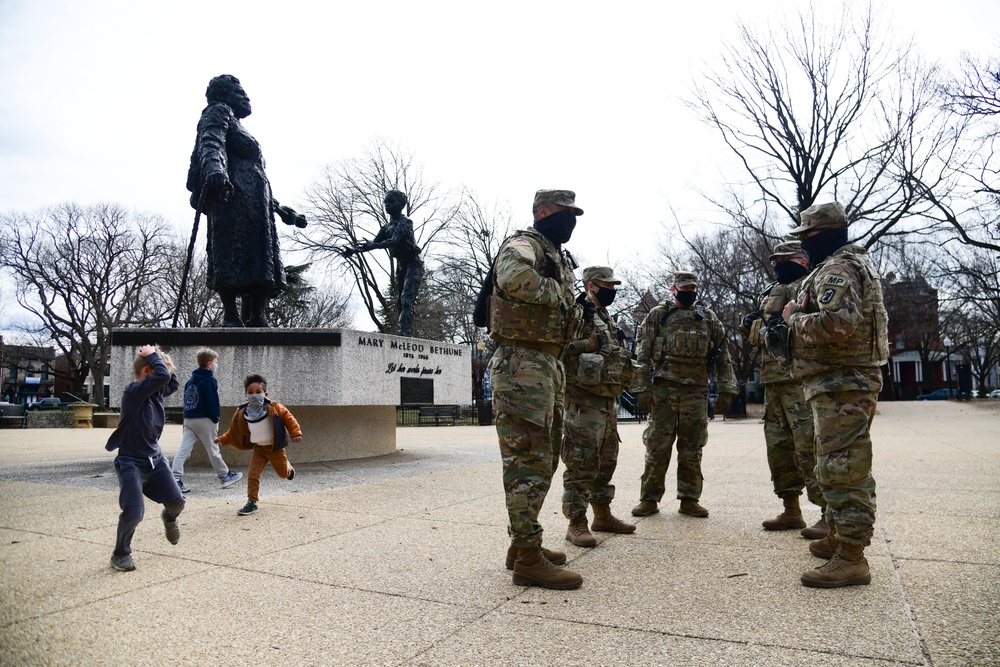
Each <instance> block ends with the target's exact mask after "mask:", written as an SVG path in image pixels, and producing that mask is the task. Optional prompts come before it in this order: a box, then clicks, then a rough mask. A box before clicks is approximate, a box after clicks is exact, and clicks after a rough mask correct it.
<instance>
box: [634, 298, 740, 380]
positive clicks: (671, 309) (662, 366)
mask: <svg viewBox="0 0 1000 667" xmlns="http://www.w3.org/2000/svg"><path fill="white" fill-rule="evenodd" d="M636 347H637V350H636V354H637V356H638V360H637V368H636V377H635V380H634V382H633V389H634V390H635V391H636V392H641V391H649V390H650V389H652V386H653V380H654V378H661V379H664V380H668V381H670V382H674V383H676V384H684V385H692V386H693V387H696V388H697V390H699V391H707V389H708V381H709V367H711V370H713V371H715V375H716V378H717V381H718V383H719V392H720V393H723V394H735V393H736V376H735V375H733V366H732V363H730V360H729V346H728V345H727V341H726V329H725V327H723V326H722V322H720V321H719V318H718V317H717V316H716V315H715V313H713V312H712V311H711V310H709V309H707V308H702V307H701V305H700V304H699V303H697V302H696V303H695V304H694V305H693V306H692V307H690V308H680V307H677V306H673V305H670V304H667V303H666V302H663V303H660V304H658V305H657V306H656V307H655V308H653V310H651V311H650V312H649V315H647V316H646V319H645V320H644V321H643V323H642V326H640V327H639V342H638V344H637V346H636Z"/></svg>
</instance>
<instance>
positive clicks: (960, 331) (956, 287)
mask: <svg viewBox="0 0 1000 667" xmlns="http://www.w3.org/2000/svg"><path fill="white" fill-rule="evenodd" d="M952 246H954V247H948V246H945V247H944V248H943V252H944V254H945V259H944V260H943V261H941V262H940V266H941V273H942V282H943V285H944V289H943V291H944V294H945V297H944V299H943V305H942V313H943V316H944V317H943V319H944V321H943V328H944V329H945V331H947V332H948V333H949V335H950V336H951V337H952V338H953V339H954V340H955V342H956V350H957V351H960V352H961V353H962V354H963V356H964V357H965V358H966V359H967V360H968V362H969V365H970V369H971V371H972V373H973V374H974V375H975V376H976V380H977V384H978V385H979V386H980V387H985V386H987V385H988V384H989V381H988V378H990V377H991V376H992V373H993V372H994V371H995V370H996V369H997V367H998V365H1000V255H998V254H997V253H995V252H992V251H991V250H985V249H981V248H976V247H971V246H968V245H965V246H958V245H956V244H952Z"/></svg>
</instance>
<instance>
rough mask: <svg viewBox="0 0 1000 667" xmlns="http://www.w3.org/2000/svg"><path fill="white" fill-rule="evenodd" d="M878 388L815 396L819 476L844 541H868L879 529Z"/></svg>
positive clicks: (811, 401)
mask: <svg viewBox="0 0 1000 667" xmlns="http://www.w3.org/2000/svg"><path fill="white" fill-rule="evenodd" d="M877 402H878V394H877V393H876V392H874V391H837V392H825V393H822V394H817V395H815V396H813V397H812V398H810V399H809V407H810V408H812V413H813V420H814V424H815V427H816V477H817V479H818V481H819V486H820V489H821V490H822V491H823V497H824V498H825V499H826V504H827V511H826V517H827V521H828V522H831V525H833V526H836V529H837V536H838V537H839V538H840V539H841V541H843V542H847V543H850V544H860V545H864V546H867V545H869V544H871V538H872V534H873V533H874V530H875V479H874V478H873V477H872V439H871V433H870V429H871V423H872V419H874V417H875V406H876V403H877Z"/></svg>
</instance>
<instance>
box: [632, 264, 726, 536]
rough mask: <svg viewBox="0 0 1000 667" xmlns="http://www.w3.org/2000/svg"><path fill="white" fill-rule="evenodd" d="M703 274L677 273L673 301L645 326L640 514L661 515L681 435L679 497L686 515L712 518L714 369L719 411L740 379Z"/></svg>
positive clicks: (639, 375)
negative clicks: (707, 482)
mask: <svg viewBox="0 0 1000 667" xmlns="http://www.w3.org/2000/svg"><path fill="white" fill-rule="evenodd" d="M697 286H698V277H697V276H696V275H695V274H693V273H688V272H685V271H678V272H676V273H674V284H673V286H672V287H671V288H670V291H671V292H672V293H673V296H674V298H673V303H672V304H667V303H666V302H663V303H660V304H659V305H657V306H656V307H655V308H653V310H651V311H650V313H649V315H648V316H646V319H645V321H643V323H642V327H641V328H640V329H639V345H638V352H637V354H638V368H637V369H636V379H635V381H634V389H635V391H636V392H637V393H638V396H637V399H638V402H639V406H640V407H641V408H642V409H643V410H645V411H646V412H648V413H649V425H648V426H647V427H646V430H645V431H643V434H642V442H643V444H645V445H646V469H645V471H644V472H643V474H642V487H641V491H640V497H639V500H640V502H639V504H638V505H636V506H635V507H634V508H632V515H633V516H649V515H650V514H654V513H656V512H659V509H658V507H657V503H659V502H660V499H661V498H662V497H663V493H664V490H665V478H666V474H667V467H668V466H669V465H670V453H671V449H672V448H673V443H674V438H675V437H676V439H677V498H678V499H679V500H680V501H681V504H680V509H679V510H678V511H679V512H680V513H681V514H687V515H689V516H694V517H699V518H703V517H707V516H708V510H706V509H705V508H704V507H702V506H701V505H700V504H698V500H699V499H700V498H701V490H702V481H703V478H702V475H701V454H702V449H703V448H704V447H705V444H706V443H707V442H708V381H709V371H710V369H711V370H712V371H714V372H715V374H716V377H717V380H718V383H719V397H718V398H717V399H716V403H715V409H716V410H717V411H719V412H720V413H722V414H725V413H726V412H728V411H729V403H730V401H731V400H732V397H733V394H735V393H736V378H735V376H734V375H733V367H732V364H731V363H730V361H729V347H728V346H727V344H726V331H725V328H724V327H723V326H722V322H720V321H719V318H718V317H717V316H716V315H715V313H713V312H712V311H711V310H709V309H707V308H702V307H701V304H699V303H697Z"/></svg>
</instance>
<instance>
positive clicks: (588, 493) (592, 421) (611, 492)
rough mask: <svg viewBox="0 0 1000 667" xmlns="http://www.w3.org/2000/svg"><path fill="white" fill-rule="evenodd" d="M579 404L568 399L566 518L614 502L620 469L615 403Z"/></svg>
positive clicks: (564, 454)
mask: <svg viewBox="0 0 1000 667" xmlns="http://www.w3.org/2000/svg"><path fill="white" fill-rule="evenodd" d="M596 400H597V399H595V400H589V401H579V400H574V399H573V398H572V397H571V396H569V395H567V398H566V416H565V419H564V421H563V442H562V460H563V464H564V465H565V466H566V469H565V470H564V471H563V496H562V504H563V514H565V515H566V518H567V519H573V518H574V517H578V516H584V515H585V514H586V513H587V504H588V503H599V502H611V500H612V499H613V498H614V497H615V487H614V485H612V484H611V478H612V477H613V476H614V474H615V468H617V467H618V443H619V442H621V440H620V439H619V437H618V414H617V411H616V409H615V399H613V398H603V399H600V400H602V403H601V404H600V405H598V404H596Z"/></svg>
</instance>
